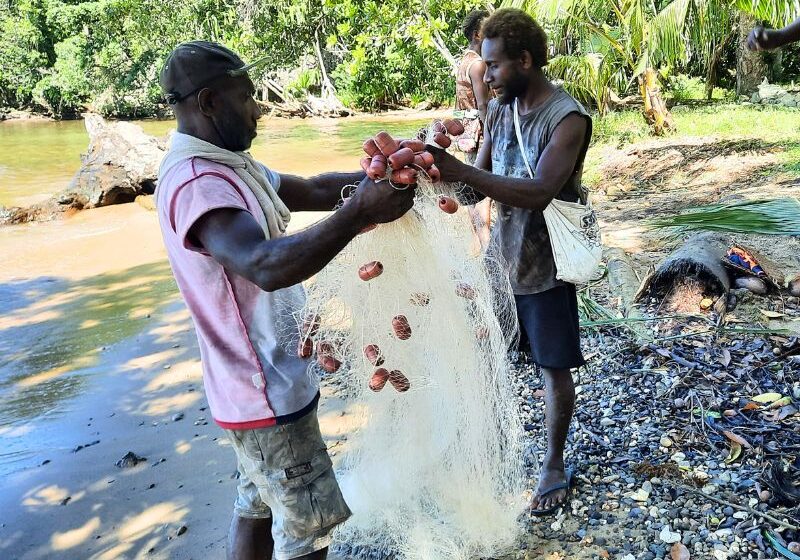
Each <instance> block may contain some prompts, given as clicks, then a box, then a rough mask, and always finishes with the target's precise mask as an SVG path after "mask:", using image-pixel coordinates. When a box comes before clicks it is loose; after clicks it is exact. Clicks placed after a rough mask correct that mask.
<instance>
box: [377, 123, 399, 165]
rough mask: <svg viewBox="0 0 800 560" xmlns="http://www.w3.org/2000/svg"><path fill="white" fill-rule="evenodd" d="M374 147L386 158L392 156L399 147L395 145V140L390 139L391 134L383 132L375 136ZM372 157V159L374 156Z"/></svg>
mask: <svg viewBox="0 0 800 560" xmlns="http://www.w3.org/2000/svg"><path fill="white" fill-rule="evenodd" d="M375 145H376V146H377V147H378V149H379V150H380V151H381V153H382V154H383V155H384V156H386V157H388V156H390V155H392V154H393V153H395V152H396V151H397V150H399V149H400V145H399V144H398V143H397V140H395V139H394V138H392V135H391V134H389V133H388V132H386V131H383V130H382V131H380V132H379V133H378V134H376V135H375ZM372 157H373V158H374V157H375V156H372Z"/></svg>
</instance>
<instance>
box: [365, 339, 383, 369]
mask: <svg viewBox="0 0 800 560" xmlns="http://www.w3.org/2000/svg"><path fill="white" fill-rule="evenodd" d="M364 356H366V357H367V360H369V363H371V364H372V365H373V366H382V365H383V362H384V359H383V355H382V354H381V349H380V348H378V345H377V344H368V345H367V346H365V347H364Z"/></svg>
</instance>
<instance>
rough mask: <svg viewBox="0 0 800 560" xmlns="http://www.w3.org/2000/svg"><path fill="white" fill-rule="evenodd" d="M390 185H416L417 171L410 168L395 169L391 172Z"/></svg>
mask: <svg viewBox="0 0 800 560" xmlns="http://www.w3.org/2000/svg"><path fill="white" fill-rule="evenodd" d="M391 179H392V183H401V184H403V185H414V184H416V183H417V170H416V169H411V168H410V167H404V168H403V169H397V170H394V171H392V177H391Z"/></svg>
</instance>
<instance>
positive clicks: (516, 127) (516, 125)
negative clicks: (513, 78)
mask: <svg viewBox="0 0 800 560" xmlns="http://www.w3.org/2000/svg"><path fill="white" fill-rule="evenodd" d="M513 111H514V130H515V131H516V132H517V143H519V151H520V152H522V160H523V161H524V162H525V167H527V168H528V175H530V176H531V179H533V170H532V169H531V164H530V162H528V154H526V153H525V152H527V149H526V147H525V142H524V141H523V140H522V131H521V130H520V128H519V113H518V112H517V99H516V98H515V99H514V107H513Z"/></svg>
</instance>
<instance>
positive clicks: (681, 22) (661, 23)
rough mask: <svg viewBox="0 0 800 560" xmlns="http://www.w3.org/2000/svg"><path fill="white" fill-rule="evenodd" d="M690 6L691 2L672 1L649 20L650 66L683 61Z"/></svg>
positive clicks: (689, 0)
mask: <svg viewBox="0 0 800 560" xmlns="http://www.w3.org/2000/svg"><path fill="white" fill-rule="evenodd" d="M692 6H693V1H692V0H674V2H671V3H670V4H669V5H668V6H667V7H666V8H664V9H663V10H661V11H660V12H659V13H657V14H656V15H655V17H653V19H651V20H650V23H649V25H648V26H647V27H648V31H649V37H648V47H649V50H650V53H651V63H650V65H651V66H658V65H659V64H663V63H667V64H674V63H676V62H684V61H685V59H686V26H687V22H688V18H689V15H690V8H692Z"/></svg>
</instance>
